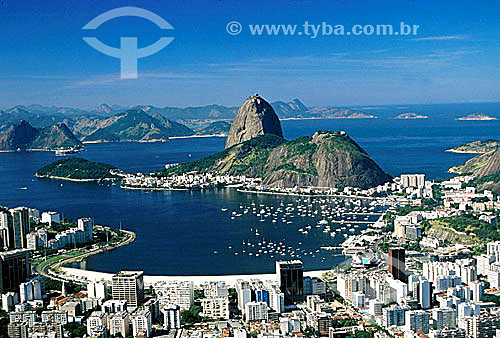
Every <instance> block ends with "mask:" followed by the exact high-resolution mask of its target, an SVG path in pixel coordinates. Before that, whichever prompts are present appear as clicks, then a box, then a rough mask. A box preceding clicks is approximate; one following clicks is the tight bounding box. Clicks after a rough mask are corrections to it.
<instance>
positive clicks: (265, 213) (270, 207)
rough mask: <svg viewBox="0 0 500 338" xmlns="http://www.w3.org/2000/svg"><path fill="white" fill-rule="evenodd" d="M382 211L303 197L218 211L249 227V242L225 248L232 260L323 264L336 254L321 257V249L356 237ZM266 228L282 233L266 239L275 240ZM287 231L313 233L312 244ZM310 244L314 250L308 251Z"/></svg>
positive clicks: (368, 204) (367, 204)
mask: <svg viewBox="0 0 500 338" xmlns="http://www.w3.org/2000/svg"><path fill="white" fill-rule="evenodd" d="M382 209H383V208H382V207H381V206H380V205H378V204H377V202H374V201H369V200H360V199H339V198H334V197H307V198H297V199H295V200H293V201H292V202H289V201H281V202H278V203H274V204H267V203H266V204H264V203H262V202H261V201H256V200H254V201H251V202H250V203H248V204H241V205H239V207H237V208H235V209H234V210H229V209H228V208H222V209H221V211H222V212H227V213H228V214H230V218H231V220H233V221H236V220H238V219H239V218H241V222H244V223H245V225H247V226H248V224H250V226H249V238H248V239H246V240H244V241H242V242H241V245H239V244H238V245H229V246H228V250H229V251H230V252H231V254H233V255H235V256H238V255H247V256H253V257H261V256H265V257H269V258H278V257H279V258H280V259H284V258H292V259H294V258H305V257H310V258H318V259H321V260H322V261H324V260H325V259H326V257H327V256H332V255H336V254H335V253H332V252H323V253H322V252H321V249H320V248H321V247H322V246H329V245H332V244H333V245H336V244H340V242H342V241H344V239H345V238H347V237H348V236H349V235H351V234H356V233H360V231H361V230H362V228H366V227H367V225H368V224H372V223H374V222H375V220H376V219H377V218H378V217H373V216H377V215H380V214H381V213H382V211H383V210H382ZM268 227H273V228H274V229H283V231H280V233H281V236H280V237H279V239H276V238H268V237H275V236H273V235H271V236H269V235H270V234H269V233H270V231H268V229H269V228H268ZM290 231H298V232H299V233H301V234H303V235H308V234H311V233H312V232H315V233H316V234H315V236H314V240H315V243H311V242H308V243H307V242H305V241H306V240H307V241H312V238H307V239H306V240H300V239H299V237H297V236H296V235H288V233H289V232H290ZM263 234H265V235H263ZM336 237H338V238H336ZM287 242H288V243H287ZM292 242H295V243H292ZM303 242H304V243H303ZM311 244H312V247H315V246H316V248H311ZM216 253H218V252H217V251H214V254H216Z"/></svg>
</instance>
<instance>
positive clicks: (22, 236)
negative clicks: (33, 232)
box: [9, 207, 30, 249]
mask: <svg viewBox="0 0 500 338" xmlns="http://www.w3.org/2000/svg"><path fill="white" fill-rule="evenodd" d="M9 211H10V214H11V217H12V223H11V225H12V229H11V231H10V233H11V235H12V237H11V241H10V245H11V247H12V248H15V249H22V248H27V247H28V243H27V241H26V235H27V234H28V233H29V232H30V219H29V213H28V208H25V207H18V208H14V209H10V210H9Z"/></svg>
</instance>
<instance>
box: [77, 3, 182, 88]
mask: <svg viewBox="0 0 500 338" xmlns="http://www.w3.org/2000/svg"><path fill="white" fill-rule="evenodd" d="M123 16H135V17H140V18H144V19H146V20H149V21H151V22H153V23H155V24H156V25H157V26H158V27H160V28H161V29H174V27H172V26H171V25H170V24H169V23H168V22H167V21H165V20H164V19H163V18H162V17H160V16H158V15H157V14H155V13H153V12H150V11H148V10H146V9H143V8H138V7H120V8H115V9H112V10H110V11H107V12H105V13H102V14H101V15H99V16H97V17H96V18H94V19H93V20H92V21H90V22H89V23H88V24H86V25H85V26H83V28H82V29H97V28H98V27H99V26H100V25H102V24H103V23H105V22H106V21H109V20H111V19H114V18H120V17H123ZM83 40H84V41H85V42H86V43H88V44H89V45H90V46H91V47H92V48H94V49H96V50H98V51H99V52H101V53H103V54H106V55H108V56H111V57H114V58H118V59H120V67H121V74H120V77H121V78H122V79H137V60H138V59H140V58H143V57H146V56H150V55H153V54H155V53H157V52H159V51H161V50H162V49H163V48H165V47H166V46H167V45H168V44H169V43H170V42H172V40H174V38H172V37H161V38H160V39H158V41H156V42H155V43H153V44H152V45H149V46H147V47H144V48H137V37H122V38H120V48H114V47H111V46H108V45H106V44H104V43H102V42H101V41H99V40H98V39H97V38H95V37H84V38H83Z"/></svg>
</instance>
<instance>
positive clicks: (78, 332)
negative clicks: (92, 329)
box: [64, 323, 87, 338]
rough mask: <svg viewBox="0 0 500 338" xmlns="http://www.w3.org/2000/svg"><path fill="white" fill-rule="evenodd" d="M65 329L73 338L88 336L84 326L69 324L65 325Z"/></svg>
mask: <svg viewBox="0 0 500 338" xmlns="http://www.w3.org/2000/svg"><path fill="white" fill-rule="evenodd" d="M64 328H65V329H66V330H68V332H69V333H70V335H71V337H72V338H76V337H83V336H84V335H85V334H87V328H86V327H85V326H84V325H80V324H78V323H68V324H66V325H64Z"/></svg>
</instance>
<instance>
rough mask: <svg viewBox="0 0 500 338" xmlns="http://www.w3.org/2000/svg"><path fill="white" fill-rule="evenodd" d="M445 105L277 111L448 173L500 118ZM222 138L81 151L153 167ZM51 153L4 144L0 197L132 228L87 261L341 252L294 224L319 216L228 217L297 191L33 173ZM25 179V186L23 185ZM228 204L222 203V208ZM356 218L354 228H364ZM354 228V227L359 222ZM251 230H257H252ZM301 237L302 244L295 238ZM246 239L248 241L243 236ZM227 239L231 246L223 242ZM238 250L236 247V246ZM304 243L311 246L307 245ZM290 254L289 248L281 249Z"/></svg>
mask: <svg viewBox="0 0 500 338" xmlns="http://www.w3.org/2000/svg"><path fill="white" fill-rule="evenodd" d="M442 115H443V114H442V113H441V114H437V117H433V118H429V119H427V120H394V119H389V118H382V117H381V118H378V119H368V120H294V121H290V120H289V121H283V122H282V126H283V130H284V135H285V137H286V138H289V139H290V138H295V137H298V136H301V135H311V134H313V133H314V131H316V130H319V129H320V130H326V129H328V130H345V131H347V132H348V133H349V135H350V136H351V137H352V138H353V139H355V140H356V141H357V142H358V143H359V144H360V145H361V146H362V147H363V148H364V149H365V150H366V151H367V152H368V153H369V154H370V155H371V156H372V157H373V158H374V159H375V161H376V162H377V163H378V164H379V165H380V166H381V167H382V168H383V169H384V170H385V171H386V172H388V173H390V174H393V175H399V174H401V173H425V174H426V175H427V177H429V178H431V179H433V178H440V177H447V176H449V175H448V174H447V169H448V168H449V167H450V166H453V165H457V164H460V163H463V162H464V161H465V160H467V159H468V158H471V157H472V156H473V155H464V154H453V153H447V152H444V150H446V149H448V148H450V147H454V146H457V145H460V144H463V143H466V142H470V141H474V140H478V139H489V138H496V139H500V121H457V120H454V119H452V118H446V117H443V116H442ZM224 141H225V140H224V139H223V138H193V139H176V140H171V141H169V142H165V143H150V144H147V143H107V144H90V145H88V146H87V150H86V151H85V152H83V153H80V154H79V155H78V156H81V157H84V158H87V159H89V160H93V161H102V162H107V163H110V164H113V165H115V166H117V167H119V168H121V169H123V170H125V171H129V172H136V171H151V170H156V169H160V168H162V167H163V165H164V164H165V163H173V162H185V161H189V160H193V159H197V158H201V157H203V156H206V155H209V154H212V153H215V152H217V151H219V150H221V149H223V147H224ZM56 159H57V158H56V157H55V156H54V154H53V153H48V152H32V153H0V205H6V206H8V207H15V206H19V205H26V206H30V207H35V208H38V209H40V210H42V211H44V210H57V211H60V212H62V213H64V216H65V217H72V218H78V217H85V216H90V217H93V218H94V219H95V221H96V223H97V224H106V225H111V226H115V227H118V226H119V224H120V222H121V223H122V225H123V227H124V228H127V229H131V230H133V231H135V232H136V233H137V240H136V241H135V242H134V243H132V244H130V245H127V246H125V247H122V248H119V249H117V250H114V251H110V252H107V253H105V254H101V255H98V256H93V257H91V258H89V259H87V261H85V262H83V263H82V264H83V265H84V267H85V268H87V269H92V270H98V271H106V272H116V271H118V270H120V269H141V270H144V271H145V272H146V273H147V274H157V275H192V274H196V275H210V274H239V273H265V272H272V271H273V270H274V261H275V259H276V258H277V257H271V256H270V254H267V255H264V254H262V255H259V256H258V257H257V256H255V254H254V255H252V256H249V255H248V252H249V251H250V250H247V252H246V254H243V253H242V250H243V249H242V248H243V242H248V241H250V242H251V243H252V244H254V245H258V244H257V243H258V242H259V241H260V242H262V241H263V240H265V241H266V242H267V243H269V242H272V243H279V242H282V245H285V246H290V247H292V248H293V249H298V248H301V249H300V250H302V251H301V252H302V256H301V259H302V260H303V261H304V264H305V268H306V269H307V270H312V269H324V268H329V267H331V266H332V265H333V264H335V263H338V262H340V261H341V260H342V259H343V258H342V257H341V256H338V255H334V253H332V252H329V251H324V250H320V252H318V253H316V250H318V249H319V248H320V247H321V246H334V245H336V244H338V243H339V242H340V241H341V240H342V237H341V236H336V237H330V236H329V235H328V234H325V233H323V232H321V231H311V232H310V233H309V234H308V235H303V234H301V233H299V232H298V231H297V229H298V228H300V227H304V226H306V225H307V224H313V225H314V224H315V223H314V222H317V221H318V220H319V218H307V217H296V218H295V219H293V220H291V221H292V223H285V224H284V223H282V222H277V223H272V222H271V221H270V219H266V220H265V221H263V222H261V221H260V219H259V218H258V217H255V216H254V215H250V214H247V215H244V216H242V217H236V218H235V219H231V215H230V212H231V211H233V210H240V206H248V205H251V203H252V202H253V203H255V204H256V205H260V204H262V205H264V206H266V207H267V206H273V207H274V208H278V207H279V206H280V205H281V203H283V204H284V205H287V204H288V203H292V204H296V203H299V202H298V201H297V199H295V198H289V197H280V196H269V195H266V196H261V195H254V194H243V193H238V192H236V191H234V190H229V189H221V190H214V191H193V192H186V191H165V192H163V191H158V192H145V191H128V190H121V189H120V188H119V187H118V186H116V185H98V184H95V183H76V182H65V181H54V180H45V179H37V178H35V177H34V176H33V174H34V172H35V171H36V169H37V168H39V167H40V166H42V165H44V164H47V163H50V162H51V161H54V160H56ZM24 187H26V189H21V188H24ZM223 208H224V209H225V208H227V209H228V211H226V212H224V211H222V210H221V209H223ZM362 228H363V226H361V227H360V228H359V229H362ZM359 229H358V230H357V232H358V231H359ZM256 230H258V232H259V236H256ZM299 243H300V244H299ZM246 245H247V244H246ZM229 246H231V248H229ZM235 252H238V253H239V254H238V255H235V254H234V253H235ZM304 252H307V253H311V252H313V253H314V257H313V254H308V255H303V253H304ZM280 258H281V259H283V258H290V256H288V255H285V256H280Z"/></svg>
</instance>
